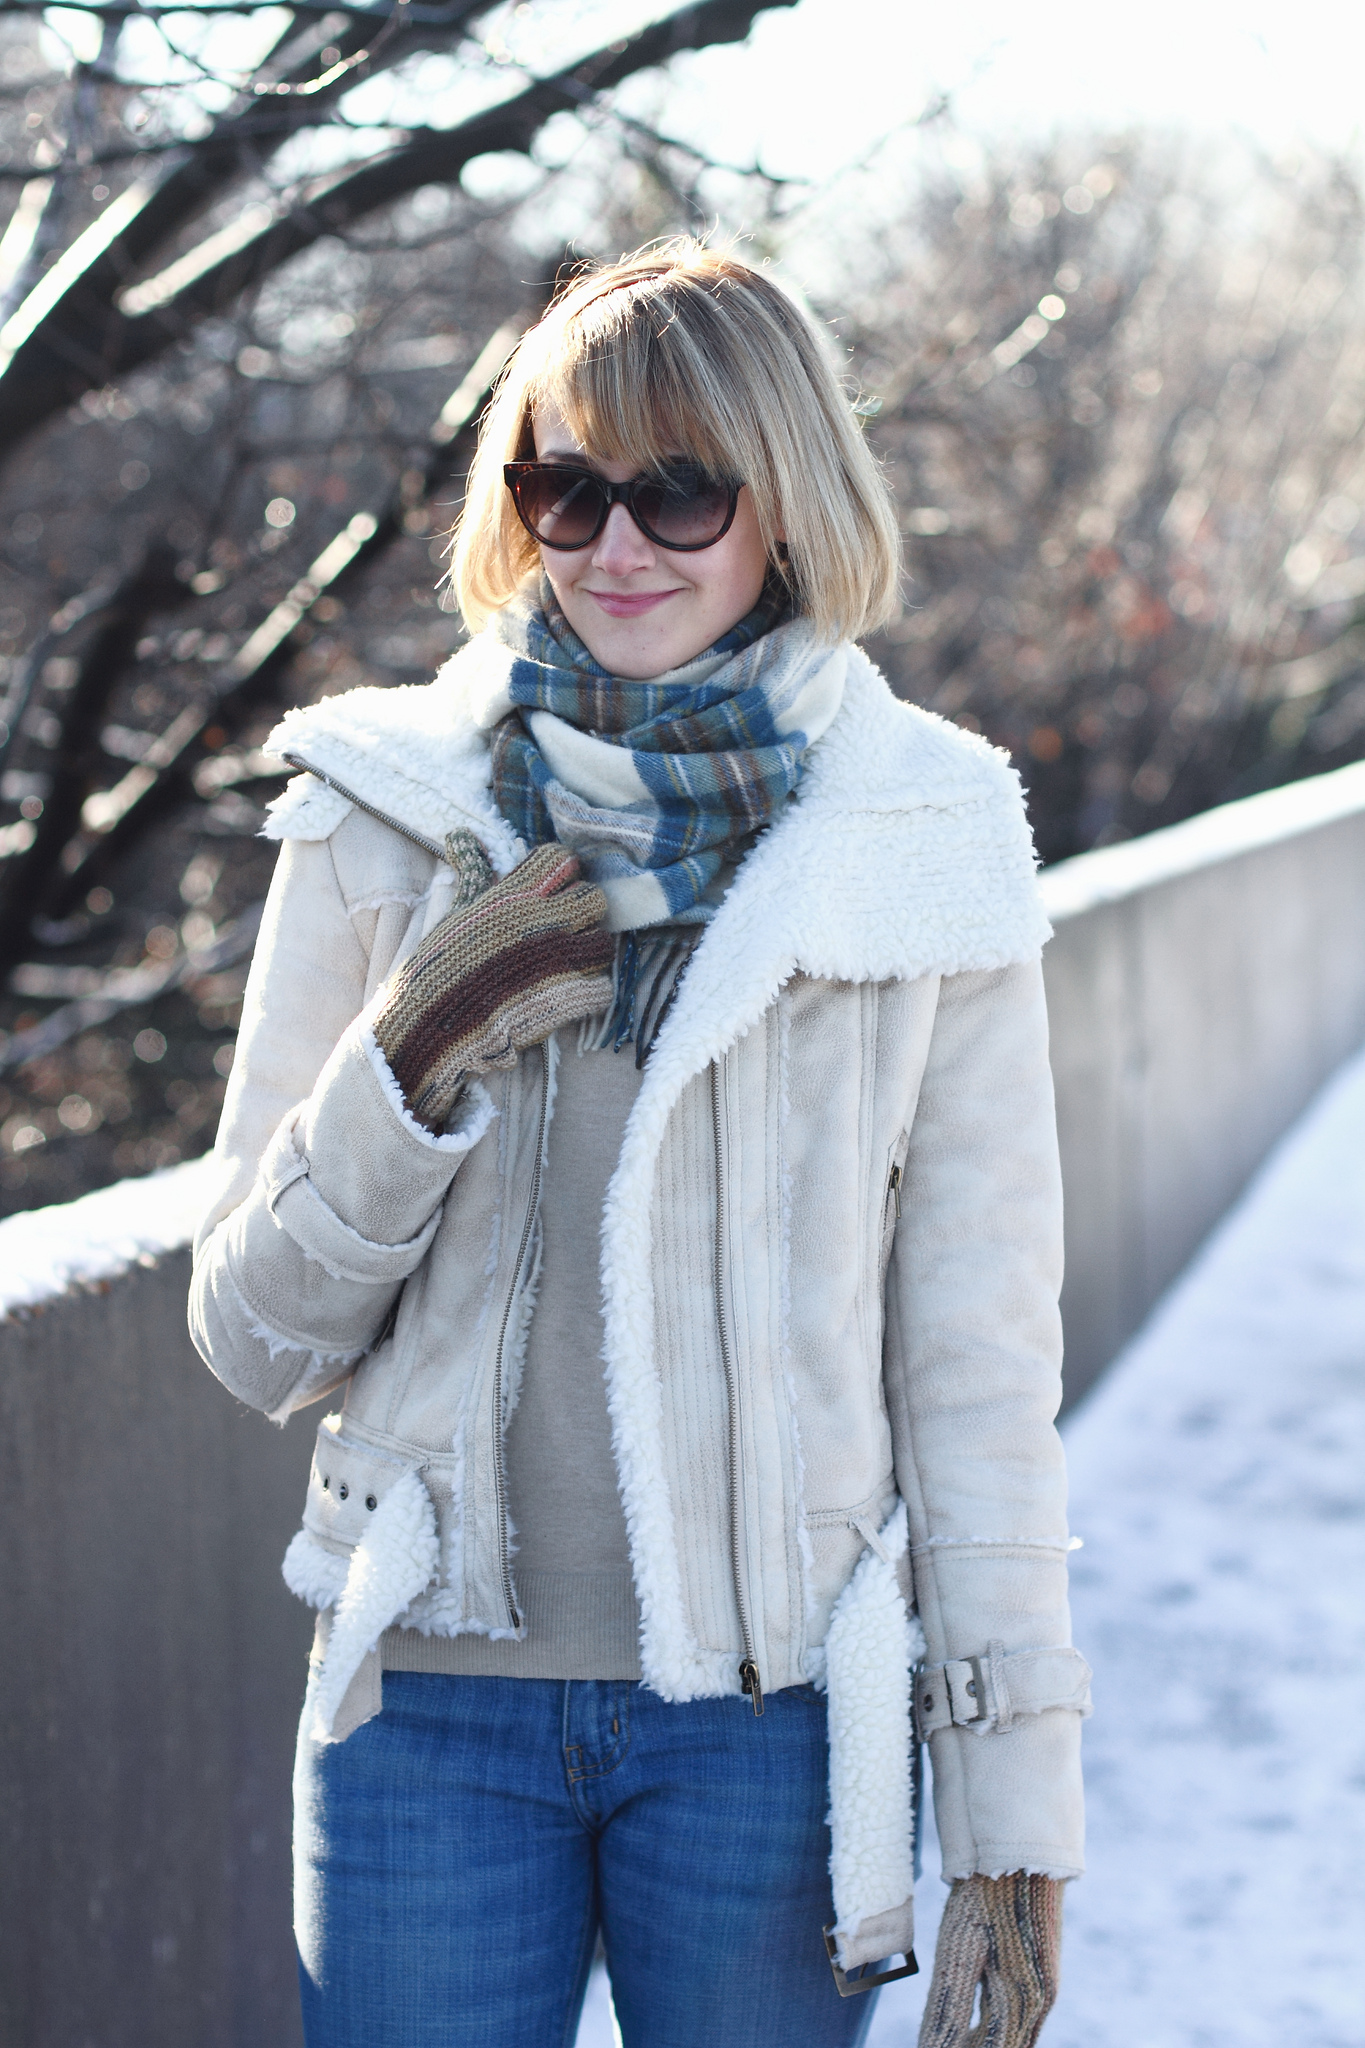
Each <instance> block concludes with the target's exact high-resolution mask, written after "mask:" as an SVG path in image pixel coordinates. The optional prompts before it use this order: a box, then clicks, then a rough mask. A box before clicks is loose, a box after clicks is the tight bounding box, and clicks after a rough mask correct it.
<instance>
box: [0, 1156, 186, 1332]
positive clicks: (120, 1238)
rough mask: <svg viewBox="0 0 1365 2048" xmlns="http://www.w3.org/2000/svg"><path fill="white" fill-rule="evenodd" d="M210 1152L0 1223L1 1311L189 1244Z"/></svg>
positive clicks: (106, 1276)
mask: <svg viewBox="0 0 1365 2048" xmlns="http://www.w3.org/2000/svg"><path fill="white" fill-rule="evenodd" d="M220 1170H221V1169H220V1168H219V1167H218V1165H217V1162H216V1161H215V1159H214V1157H213V1154H212V1153H205V1154H204V1156H203V1157H202V1158H201V1159H189V1160H186V1161H185V1163H184V1165H182V1166H168V1167H164V1168H163V1169H162V1171H161V1172H159V1173H149V1174H145V1175H142V1176H140V1177H138V1178H137V1179H134V1180H121V1181H116V1182H115V1184H114V1185H113V1187H108V1188H96V1190H95V1192H94V1193H93V1194H90V1195H82V1196H81V1197H80V1199H79V1201H75V1202H59V1203H56V1204H54V1205H53V1206H52V1207H51V1208H48V1209H26V1210H24V1211H22V1212H21V1213H20V1214H19V1215H18V1216H8V1217H6V1218H5V1220H4V1222H2V1223H0V1316H6V1315H13V1314H15V1313H16V1312H22V1311H23V1310H25V1309H32V1308H38V1307H41V1305H42V1304H43V1303H44V1302H48V1301H52V1300H54V1299H55V1298H56V1297H57V1296H58V1295H61V1294H65V1293H67V1292H68V1291H69V1290H70V1289H72V1288H76V1287H88V1286H90V1285H92V1284H93V1283H95V1282H97V1281H100V1280H113V1279H116V1278H117V1277H118V1275H119V1274H120V1273H126V1272H128V1270H129V1269H130V1268H131V1267H133V1266H149V1265H154V1264H155V1263H156V1261H157V1260H158V1259H159V1258H161V1257H162V1256H163V1255H164V1254H165V1253H167V1252H178V1251H180V1250H181V1249H182V1247H183V1246H185V1245H187V1244H188V1243H189V1242H190V1240H191V1238H192V1237H193V1236H194V1233H195V1231H196V1229H197V1228H198V1226H199V1221H200V1218H201V1217H202V1216H203V1213H204V1211H205V1210H206V1209H207V1207H208V1205H209V1202H210V1201H211V1200H212V1197H213V1191H214V1186H215V1174H216V1172H218V1171H220Z"/></svg>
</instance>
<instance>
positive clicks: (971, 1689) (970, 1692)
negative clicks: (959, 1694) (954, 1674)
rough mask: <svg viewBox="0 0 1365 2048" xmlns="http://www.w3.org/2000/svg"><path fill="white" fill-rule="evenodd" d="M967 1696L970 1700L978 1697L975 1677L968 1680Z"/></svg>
mask: <svg viewBox="0 0 1365 2048" xmlns="http://www.w3.org/2000/svg"><path fill="white" fill-rule="evenodd" d="M967 1697H968V1699H969V1700H974V1699H975V1698H976V1680H975V1679H974V1678H969V1679H968V1680H967Z"/></svg>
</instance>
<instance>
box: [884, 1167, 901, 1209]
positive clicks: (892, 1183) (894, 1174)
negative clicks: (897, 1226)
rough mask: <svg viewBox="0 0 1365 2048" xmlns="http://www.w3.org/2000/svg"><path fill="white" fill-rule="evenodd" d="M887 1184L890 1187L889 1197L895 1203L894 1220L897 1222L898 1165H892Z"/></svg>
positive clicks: (898, 1197)
mask: <svg viewBox="0 0 1365 2048" xmlns="http://www.w3.org/2000/svg"><path fill="white" fill-rule="evenodd" d="M887 1186H888V1188H889V1189H890V1193H891V1199H892V1201H893V1202H894V1203H895V1205H896V1221H897V1223H899V1222H900V1220H901V1170H900V1168H899V1167H898V1166H893V1167H892V1169H891V1179H890V1180H889V1182H888V1183H887Z"/></svg>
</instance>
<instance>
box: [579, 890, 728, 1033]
mask: <svg viewBox="0 0 1365 2048" xmlns="http://www.w3.org/2000/svg"><path fill="white" fill-rule="evenodd" d="M702 930H703V927H702V926H700V925H689V926H688V927H687V928H686V929H685V930H683V931H678V930H677V929H676V927H675V928H664V929H662V930H655V931H650V930H644V931H635V932H622V933H621V934H620V935H619V937H618V938H617V941H616V961H615V966H614V969H613V973H612V982H613V991H614V992H613V996H612V1002H611V1006H610V1008H609V1009H607V1010H604V1011H602V1012H601V1013H600V1014H599V1015H598V1016H595V1017H585V1018H584V1020H583V1022H582V1024H581V1025H580V1026H579V1032H578V1050H579V1051H580V1052H620V1051H622V1049H623V1048H624V1047H625V1046H628V1045H633V1046H634V1047H635V1065H636V1067H637V1068H640V1067H643V1066H644V1063H645V1061H646V1060H647V1059H648V1058H649V1055H650V1053H651V1051H652V1050H653V1047H654V1041H655V1039H656V1038H657V1037H658V1035H659V1032H660V1030H661V1028H662V1026H663V1021H664V1019H665V1017H666V1016H667V1015H668V1013H669V1010H670V1009H671V1008H672V1005H673V998H674V997H675V996H676V994H677V993H678V987H679V984H680V983H681V981H682V974H683V969H684V968H685V967H686V965H687V963H688V961H689V960H690V959H691V958H692V954H693V951H694V949H695V947H696V944H697V941H698V939H700V937H701V935H702Z"/></svg>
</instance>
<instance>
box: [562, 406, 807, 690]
mask: <svg viewBox="0 0 1365 2048" xmlns="http://www.w3.org/2000/svg"><path fill="white" fill-rule="evenodd" d="M534 425H535V440H536V455H537V457H538V458H539V459H540V461H542V462H550V461H556V462H574V463H577V464H579V465H580V467H582V468H585V469H591V470H595V471H596V473H597V474H598V475H599V476H601V477H605V478H606V480H607V482H608V483H613V484H624V483H629V482H630V480H631V478H632V477H634V476H638V475H639V474H640V471H639V468H638V467H634V468H633V467H631V466H630V465H629V464H628V463H620V462H599V461H597V460H596V458H595V457H594V456H591V455H589V453H588V451H587V450H586V449H585V448H584V447H583V445H582V443H581V442H580V441H578V440H576V439H575V438H574V436H573V434H572V433H571V432H570V430H569V428H568V426H567V425H566V424H565V421H564V420H563V418H562V417H561V416H560V414H559V413H558V412H557V411H556V410H555V409H554V408H553V407H546V408H544V409H543V410H542V411H540V412H538V413H537V414H536V416H535V423H534ZM540 559H541V562H542V564H543V565H544V569H545V574H546V575H547V576H548V577H549V579H550V587H551V589H552V590H553V591H554V594H555V596H556V597H557V598H558V599H559V602H560V605H561V606H562V607H563V611H564V616H565V618H566V619H567V620H568V622H569V624H570V625H571V626H572V627H573V630H574V632H575V633H577V635H578V637H579V639H580V640H581V641H582V642H583V644H584V646H585V647H586V648H587V650H588V652H589V654H591V655H592V657H593V659H594V661H598V662H600V663H601V664H602V667H603V668H605V669H609V670H610V671H611V673H612V674H613V675H614V676H623V677H625V678H626V679H627V680H628V681H631V682H640V681H643V680H644V679H645V678H646V677H649V676H658V675H662V674H663V673H664V671H665V670H666V669H670V668H679V667H681V665H682V664H683V662H685V661H692V660H693V659H694V658H695V657H696V656H697V655H698V654H701V653H703V652H704V651H705V649H706V648H708V647H709V646H710V645H711V643H712V642H713V641H715V640H718V639H719V638H720V636H721V634H722V633H727V632H728V631H729V630H730V628H731V626H735V625H738V623H739V621H740V620H741V619H742V618H743V617H744V615H745V613H746V612H750V611H752V610H753V608H754V606H755V604H757V602H758V597H759V593H760V591H761V590H762V588H763V579H764V577H765V576H766V575H767V572H768V557H767V551H766V550H765V548H764V545H763V539H762V536H761V534H760V533H759V529H758V518H757V515H756V514H755V512H754V507H753V500H752V498H751V497H750V495H749V493H748V491H747V490H742V491H741V492H740V494H739V503H738V505H737V506H736V508H735V516H734V521H733V523H732V524H731V527H730V530H729V532H728V533H726V534H724V535H722V537H721V538H720V540H718V541H717V542H716V543H715V545H714V546H713V547H709V548H702V549H701V550H700V551H699V552H698V553H696V554H678V553H676V552H675V551H674V550H672V549H670V548H661V547H656V546H655V544H654V542H653V541H652V540H649V539H647V537H646V536H645V535H644V534H643V533H641V531H640V529H639V527H638V526H637V525H636V524H635V521H634V520H633V519H632V518H631V516H630V514H629V512H628V511H627V510H626V508H625V506H624V505H613V506H612V508H611V511H610V513H609V515H608V518H607V523H606V525H605V526H604V527H603V528H602V531H601V533H599V534H598V536H597V539H596V540H595V541H593V542H591V544H590V545H589V546H588V547H585V548H575V549H573V550H565V549H561V548H544V547H543V548H542V549H541V551H540Z"/></svg>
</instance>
